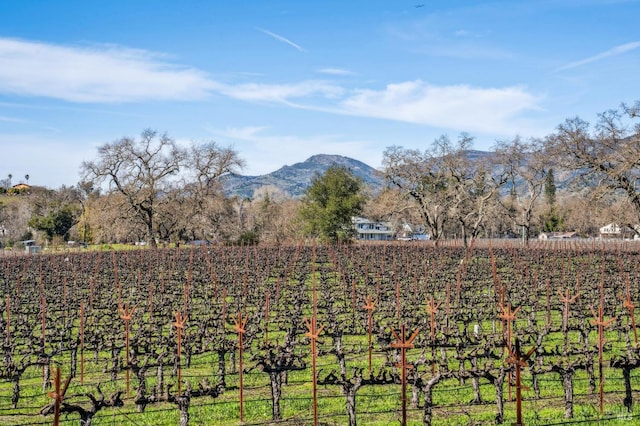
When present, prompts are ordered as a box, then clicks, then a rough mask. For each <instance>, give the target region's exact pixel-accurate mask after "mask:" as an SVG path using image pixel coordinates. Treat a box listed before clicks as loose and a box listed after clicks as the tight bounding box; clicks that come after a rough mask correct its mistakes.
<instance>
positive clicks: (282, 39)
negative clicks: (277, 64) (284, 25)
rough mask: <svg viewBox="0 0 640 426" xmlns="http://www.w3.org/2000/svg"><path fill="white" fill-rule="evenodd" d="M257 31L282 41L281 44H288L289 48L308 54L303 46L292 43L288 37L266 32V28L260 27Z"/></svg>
mask: <svg viewBox="0 0 640 426" xmlns="http://www.w3.org/2000/svg"><path fill="white" fill-rule="evenodd" d="M256 30H258V31H260V32H263V33H265V34H266V35H268V36H270V37H273V38H275V39H276V40H278V41H281V42H283V43H285V44H288V45H289V46H292V47H294V48H295V49H297V50H299V51H300V52H306V50H305V49H304V48H303V47H302V46H300V45H299V44H296V43H294V42H292V41H291V40H289V39H288V38H286V37H283V36H281V35H280V34H276V33H274V32H271V31H269V30H265V29H264V28H259V27H256Z"/></svg>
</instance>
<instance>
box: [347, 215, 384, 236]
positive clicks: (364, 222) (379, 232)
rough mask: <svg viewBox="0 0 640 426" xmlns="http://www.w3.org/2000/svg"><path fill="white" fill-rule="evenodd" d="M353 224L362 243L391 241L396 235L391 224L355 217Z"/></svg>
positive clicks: (352, 219)
mask: <svg viewBox="0 0 640 426" xmlns="http://www.w3.org/2000/svg"><path fill="white" fill-rule="evenodd" d="M351 222H352V223H353V226H354V227H355V229H356V232H357V234H358V240H360V241H390V240H393V237H394V235H395V232H394V231H393V229H392V227H391V224H390V223H389V222H377V221H373V220H369V219H366V218H364V217H353V218H351Z"/></svg>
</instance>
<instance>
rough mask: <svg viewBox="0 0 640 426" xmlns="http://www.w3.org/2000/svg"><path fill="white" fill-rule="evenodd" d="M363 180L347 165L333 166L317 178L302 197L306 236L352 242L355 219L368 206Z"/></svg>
mask: <svg viewBox="0 0 640 426" xmlns="http://www.w3.org/2000/svg"><path fill="white" fill-rule="evenodd" d="M362 186H363V184H362V181H361V180H360V179H358V178H357V177H356V176H354V175H353V173H352V172H351V171H350V170H348V169H347V168H345V167H343V166H338V165H332V166H330V167H329V168H328V169H327V171H326V172H325V173H324V174H323V175H316V176H315V177H314V178H313V180H312V181H311V186H309V188H308V189H307V191H306V192H305V194H304V196H303V198H302V207H301V209H300V213H299V214H300V218H301V219H302V221H303V222H304V232H305V234H306V235H309V236H312V237H318V238H320V240H321V241H324V242H329V243H336V242H344V241H349V240H350V239H351V238H353V236H354V235H355V229H354V228H353V225H352V222H351V218H352V217H353V216H356V215H358V214H359V213H360V212H361V210H362V207H363V205H364V201H365V197H364V195H363V194H362V192H361V191H362Z"/></svg>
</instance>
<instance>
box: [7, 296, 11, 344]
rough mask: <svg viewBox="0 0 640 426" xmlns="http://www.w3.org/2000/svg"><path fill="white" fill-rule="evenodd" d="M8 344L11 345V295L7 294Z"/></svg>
mask: <svg viewBox="0 0 640 426" xmlns="http://www.w3.org/2000/svg"><path fill="white" fill-rule="evenodd" d="M6 311H7V345H8V346H11V296H10V295H9V294H7V306H6Z"/></svg>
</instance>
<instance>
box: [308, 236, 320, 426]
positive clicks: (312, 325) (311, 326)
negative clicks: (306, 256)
mask: <svg viewBox="0 0 640 426" xmlns="http://www.w3.org/2000/svg"><path fill="white" fill-rule="evenodd" d="M311 274H312V277H311V286H312V288H311V291H312V304H313V315H312V316H311V319H310V320H309V319H307V318H305V319H304V321H305V323H306V324H307V330H308V331H307V332H306V333H305V336H306V337H308V338H309V339H310V340H311V375H312V376H313V383H312V386H313V387H312V393H313V395H312V396H313V402H312V403H313V425H314V426H318V373H317V359H316V357H317V356H318V354H317V347H316V346H317V341H318V336H320V333H322V330H323V329H324V327H320V328H318V322H317V318H318V296H317V294H316V247H315V245H314V246H313V268H312V272H311Z"/></svg>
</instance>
